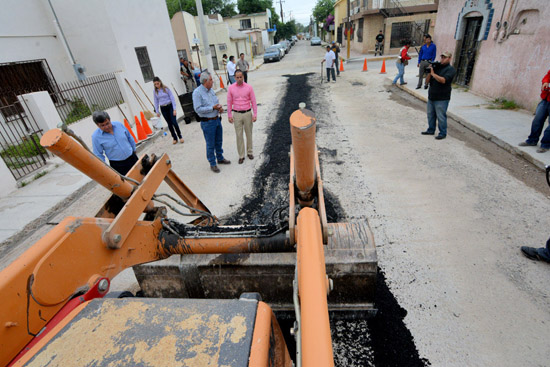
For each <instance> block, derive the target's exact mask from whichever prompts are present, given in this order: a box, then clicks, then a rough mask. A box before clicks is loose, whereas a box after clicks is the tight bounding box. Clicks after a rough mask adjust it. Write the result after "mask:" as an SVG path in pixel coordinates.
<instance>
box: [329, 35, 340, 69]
mask: <svg viewBox="0 0 550 367" xmlns="http://www.w3.org/2000/svg"><path fill="white" fill-rule="evenodd" d="M331 50H332V52H334V56H335V59H334V64H335V65H336V75H338V76H340V68H339V67H338V55H340V47H338V45H337V44H336V42H334V41H332V46H331Z"/></svg>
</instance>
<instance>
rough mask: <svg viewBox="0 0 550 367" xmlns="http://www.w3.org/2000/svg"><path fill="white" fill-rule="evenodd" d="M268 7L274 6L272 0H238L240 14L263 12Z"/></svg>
mask: <svg viewBox="0 0 550 367" xmlns="http://www.w3.org/2000/svg"><path fill="white" fill-rule="evenodd" d="M268 8H269V9H272V8H273V1H272V0H237V9H239V14H254V13H263V12H264V11H265V9H268Z"/></svg>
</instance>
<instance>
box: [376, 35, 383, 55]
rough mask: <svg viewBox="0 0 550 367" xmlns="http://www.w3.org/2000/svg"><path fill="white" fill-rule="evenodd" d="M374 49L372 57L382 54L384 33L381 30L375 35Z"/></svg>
mask: <svg viewBox="0 0 550 367" xmlns="http://www.w3.org/2000/svg"><path fill="white" fill-rule="evenodd" d="M375 39H376V48H375V49H374V56H376V53H377V52H379V53H380V56H382V54H383V53H384V33H383V32H382V30H380V32H379V33H378V34H377V35H376V38H375Z"/></svg>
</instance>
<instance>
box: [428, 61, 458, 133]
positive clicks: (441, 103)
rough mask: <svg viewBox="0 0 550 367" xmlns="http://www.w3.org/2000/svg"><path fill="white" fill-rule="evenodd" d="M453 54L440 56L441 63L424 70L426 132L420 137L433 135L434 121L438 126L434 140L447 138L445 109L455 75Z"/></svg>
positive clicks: (432, 64) (447, 105)
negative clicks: (452, 64)
mask: <svg viewBox="0 0 550 367" xmlns="http://www.w3.org/2000/svg"><path fill="white" fill-rule="evenodd" d="M452 57H453V54H452V53H450V52H449V51H446V52H443V53H442V54H441V62H439V63H438V62H435V63H431V64H430V66H429V67H428V68H426V70H427V71H428V72H429V74H428V76H427V77H426V84H427V85H429V86H430V89H429V90H428V106H427V112H428V130H426V131H422V135H434V134H435V125H436V119H437V122H438V126H439V135H437V136H436V137H435V138H436V139H437V140H442V139H445V138H446V137H447V108H448V107H449V101H450V100H451V89H452V87H451V84H452V82H453V79H454V77H455V75H456V69H455V68H454V67H452V66H451V59H452Z"/></svg>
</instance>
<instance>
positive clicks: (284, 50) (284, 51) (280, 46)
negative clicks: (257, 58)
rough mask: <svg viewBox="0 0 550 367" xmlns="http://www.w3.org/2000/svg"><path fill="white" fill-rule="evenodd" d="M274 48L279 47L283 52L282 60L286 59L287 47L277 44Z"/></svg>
mask: <svg viewBox="0 0 550 367" xmlns="http://www.w3.org/2000/svg"><path fill="white" fill-rule="evenodd" d="M273 46H274V47H277V48H278V49H279V50H281V59H282V58H283V57H285V54H286V47H285V46H284V45H282V44H280V43H276V44H274V45H273Z"/></svg>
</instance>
